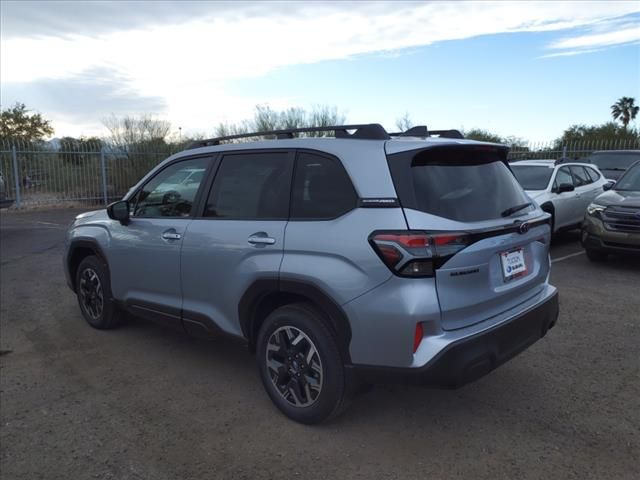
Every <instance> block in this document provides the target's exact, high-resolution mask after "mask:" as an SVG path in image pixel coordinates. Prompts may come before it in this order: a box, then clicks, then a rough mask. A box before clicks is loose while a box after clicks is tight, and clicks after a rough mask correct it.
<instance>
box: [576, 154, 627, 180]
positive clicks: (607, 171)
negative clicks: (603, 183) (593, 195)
mask: <svg viewBox="0 0 640 480" xmlns="http://www.w3.org/2000/svg"><path fill="white" fill-rule="evenodd" d="M638 160H640V150H602V151H599V152H593V153H592V154H591V155H589V156H588V157H586V158H583V159H582V160H581V161H582V162H586V163H592V164H593V165H595V166H596V167H598V170H600V171H601V172H602V174H603V175H604V176H605V178H608V179H611V180H617V179H618V178H620V177H621V176H622V174H623V173H624V172H625V171H626V170H627V168H629V167H630V166H631V165H633V164H634V163H635V162H637V161H638Z"/></svg>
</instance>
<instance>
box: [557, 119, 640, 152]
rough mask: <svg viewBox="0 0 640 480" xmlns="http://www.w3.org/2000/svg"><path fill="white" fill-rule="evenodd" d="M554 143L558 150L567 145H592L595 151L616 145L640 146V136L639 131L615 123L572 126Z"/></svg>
mask: <svg viewBox="0 0 640 480" xmlns="http://www.w3.org/2000/svg"><path fill="white" fill-rule="evenodd" d="M554 143H555V146H554V148H556V149H559V148H562V147H563V146H565V145H569V146H571V145H585V146H586V145H591V146H593V148H594V149H600V148H617V147H616V145H628V146H629V147H634V146H638V145H639V144H640V135H639V132H638V130H636V129H634V128H626V127H624V126H620V125H618V124H617V123H615V122H607V123H604V124H602V125H590V126H589V125H572V126H570V127H569V128H567V129H566V130H565V131H564V133H563V134H562V136H561V137H560V138H558V139H557V140H556V141H555V142H554Z"/></svg>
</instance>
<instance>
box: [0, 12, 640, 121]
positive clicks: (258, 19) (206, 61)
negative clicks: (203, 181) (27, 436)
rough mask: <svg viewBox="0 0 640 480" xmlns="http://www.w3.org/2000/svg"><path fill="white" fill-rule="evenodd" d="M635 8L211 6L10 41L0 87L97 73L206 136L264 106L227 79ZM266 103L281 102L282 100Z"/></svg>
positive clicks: (571, 43)
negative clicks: (108, 73)
mask: <svg viewBox="0 0 640 480" xmlns="http://www.w3.org/2000/svg"><path fill="white" fill-rule="evenodd" d="M227 7H228V5H227ZM122 8H123V9H124V10H123V12H122V14H123V15H126V8H125V7H124V6H123V7H122ZM638 11H640V4H638V3H635V2H614V1H605V2H595V1H593V2H591V1H589V2H584V3H583V4H581V5H580V6H578V5H576V3H575V2H451V3H443V2H436V3H406V2H403V3H400V2H396V3H371V4H363V3H360V2H356V3H346V2H344V3H343V2H340V3H337V2H336V3H327V4H318V3H306V4H297V5H296V8H295V9H292V8H291V4H290V3H287V2H283V3H274V4H272V8H271V9H268V10H262V11H261V13H260V15H255V14H253V15H245V14H243V10H242V7H241V6H239V7H238V9H237V10H233V9H230V8H225V9H223V10H221V11H217V10H216V4H215V3H212V4H211V11H210V12H209V13H208V14H207V13H200V14H199V15H198V16H197V17H195V18H194V19H193V20H182V21H181V23H176V24H167V23H163V24H156V25H153V24H150V25H148V26H146V27H142V26H133V27H127V28H128V29H126V30H110V31H106V32H102V33H96V34H94V35H90V34H87V33H85V32H84V31H83V33H72V32H71V33H70V32H61V33H64V36H62V35H61V36H51V35H49V36H45V37H19V36H11V37H9V38H6V39H3V40H2V44H1V46H0V80H1V81H2V83H3V84H10V83H14V84H16V83H24V82H33V81H35V80H39V79H64V78H69V77H73V76H76V75H80V74H82V72H85V71H87V70H91V69H96V68H106V69H110V70H113V71H115V72H119V73H120V74H122V75H123V76H124V77H126V78H128V79H130V80H129V82H130V84H129V86H128V88H129V89H132V90H133V91H137V92H139V93H140V94H142V95H144V96H150V97H160V98H163V99H164V100H165V101H166V103H167V105H168V109H167V112H166V115H167V116H168V117H170V118H171V119H172V122H173V123H174V124H176V125H177V124H179V125H182V126H183V127H185V128H198V129H207V130H210V126H211V125H213V124H215V123H216V122H217V121H219V120H224V119H226V120H237V119H239V118H243V117H245V116H246V115H247V114H248V113H250V111H251V108H252V107H253V105H255V103H258V102H259V101H264V99H254V98H233V97H229V95H227V93H226V92H225V86H226V85H228V84H229V83H231V82H233V81H234V80H236V79H242V78H251V77H257V76H261V75H264V74H266V73H268V72H270V71H273V70H274V69H278V68H282V67H285V66H290V65H299V64H307V63H315V62H321V61H325V60H334V59H345V58H350V57H353V56H355V55H361V54H368V53H374V52H394V51H398V50H400V49H406V48H409V47H419V46H424V45H429V44H432V43H434V42H439V41H445V40H454V39H464V38H470V37H474V36H479V35H488V34H496V33H504V32H520V31H552V30H561V29H567V28H573V27H580V26H585V25H593V24H596V23H597V22H599V21H602V20H603V19H612V18H615V17H619V16H622V15H626V14H629V13H633V12H638ZM637 30H638V29H637V28H636V29H635V30H634V29H633V28H630V29H629V32H627V33H624V32H617V33H616V32H607V33H599V34H594V35H590V36H589V35H587V36H583V37H576V38H570V39H564V40H562V41H560V42H558V44H557V45H554V46H553V47H552V48H554V49H565V48H567V49H575V48H583V47H594V46H600V45H603V44H606V43H603V42H618V43H619V40H620V39H621V38H629V37H630V36H631V35H637ZM634 32H635V33H634ZM609 44H613V43H609ZM69 94H70V95H73V92H70V93H69ZM270 100H272V99H270ZM273 100H275V101H279V102H281V103H282V105H283V106H286V104H287V99H273ZM87 101H91V99H87ZM225 114H226V115H225Z"/></svg>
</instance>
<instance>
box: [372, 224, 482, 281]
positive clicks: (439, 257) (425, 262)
mask: <svg viewBox="0 0 640 480" xmlns="http://www.w3.org/2000/svg"><path fill="white" fill-rule="evenodd" d="M469 240H470V237H469V235H467V234H465V233H458V232H444V233H429V232H420V231H411V230H405V231H383V232H373V233H372V234H371V235H370V237H369V242H370V243H371V246H372V247H373V249H374V250H375V252H376V253H377V254H378V256H379V257H380V259H381V260H382V261H383V262H384V264H385V265H386V266H387V267H389V269H390V270H391V271H392V272H394V273H395V274H396V275H400V276H403V277H432V276H433V275H434V271H435V270H436V269H437V268H438V267H440V265H442V264H443V263H444V262H445V261H447V260H448V259H449V258H450V257H452V256H453V255H455V254H456V253H457V252H459V251H460V250H462V249H463V248H465V247H466V246H467V245H469V243H470V242H469Z"/></svg>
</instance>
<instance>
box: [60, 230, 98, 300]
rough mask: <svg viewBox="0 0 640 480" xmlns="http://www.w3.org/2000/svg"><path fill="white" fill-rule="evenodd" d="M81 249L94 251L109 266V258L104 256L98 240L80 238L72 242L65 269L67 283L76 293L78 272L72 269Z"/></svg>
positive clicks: (68, 250)
mask: <svg viewBox="0 0 640 480" xmlns="http://www.w3.org/2000/svg"><path fill="white" fill-rule="evenodd" d="M79 248H84V249H88V250H92V251H93V252H94V253H95V254H96V256H98V257H100V258H101V259H102V260H103V261H104V262H105V264H107V256H106V255H105V254H104V250H103V249H102V247H101V246H100V244H99V243H98V241H97V240H93V239H87V238H78V239H75V240H72V241H71V243H70V244H69V248H68V249H67V256H66V258H65V269H66V273H67V279H68V282H67V283H69V286H70V287H71V289H72V290H73V291H74V292H75V291H76V285H75V283H76V278H75V273H76V272H75V271H73V269H72V260H73V258H74V253H75V252H76V250H78V249H79ZM108 268H109V265H108V264H107V269H108Z"/></svg>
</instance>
